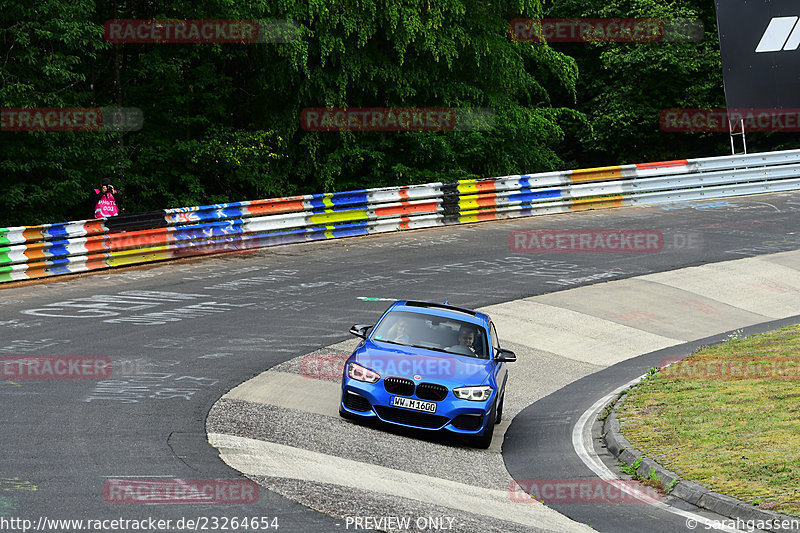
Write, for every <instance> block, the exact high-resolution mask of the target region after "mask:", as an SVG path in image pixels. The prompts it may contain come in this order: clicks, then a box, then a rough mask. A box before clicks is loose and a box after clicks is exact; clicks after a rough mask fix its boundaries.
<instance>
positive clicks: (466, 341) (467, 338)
mask: <svg viewBox="0 0 800 533" xmlns="http://www.w3.org/2000/svg"><path fill="white" fill-rule="evenodd" d="M474 342H475V332H474V331H472V329H471V328H468V327H467V326H461V329H459V330H458V344H459V346H465V347H467V348H469V351H470V352H472V353H473V354H474V353H475V348H474V347H473V346H472V344H473V343H474Z"/></svg>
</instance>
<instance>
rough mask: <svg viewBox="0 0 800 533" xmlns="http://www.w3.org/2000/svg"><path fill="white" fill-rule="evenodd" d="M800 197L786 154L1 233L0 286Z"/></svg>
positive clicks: (793, 163) (799, 171)
mask: <svg viewBox="0 0 800 533" xmlns="http://www.w3.org/2000/svg"><path fill="white" fill-rule="evenodd" d="M798 189H800V150H787V151H781V152H766V153H756V154H746V155H740V156H725V157H711V158H700V159H680V160H674V161H660V162H655V163H642V164H633V165H618V166H610V167H602V168H590V169H580V170H569V171H557V172H545V173H539V174H523V175H515V176H502V177H497V178H488V179H480V180H460V181H457V182H452V183H439V182H436V183H427V184H423V185H411V186H404V187H384V188H377V189H361V190H355V191H345V192H339V193H327V194H311V195H305V196H292V197H285V198H271V199H266V200H253V201H244V202H232V203H227V204H215V205H207V206H195V207H183V208H175V209H165V210H162V211H154V212H150V213H139V214H135V215H123V216H118V217H112V218H109V219H99V220H78V221H72V222H63V223H58V224H46V225H42V226H22V227H13V228H0V283H3V282H11V281H18V280H28V279H36V278H43V277H48V276H54V275H62V274H71V273H76V272H86V271H91V270H97V269H104V268H113V267H118V266H125V265H132V264H140V263H149V262H153V261H163V260H168V259H175V258H181V257H187V256H196V255H208V254H215V253H220V252H242V251H246V250H253V249H256V248H262V247H266V246H277V245H282V244H291V243H298V242H308V241H315V240H326V239H334V238H340V237H352V236H361V235H369V234H375V233H384V232H393V231H398V230H410V229H421V228H430V227H436V226H448V225H454V224H470V223H475V222H483V221H488V220H502V219H509V218H516V217H527V216H533V215H545V214H551V213H568V212H572V211H582V210H586V209H602V208H611V207H622V206H647V205H653V204H660V203H670V202H679V201H690V200H701V199H702V200H708V199H713V198H724V197H728V196H742V195H749V194H760V193H765V192H779V191H793V190H798ZM654 235H655V234H654ZM650 237H651V244H652V243H653V240H652V239H653V236H652V235H650ZM655 237H656V241H655V244H656V245H658V244H659V241H658V236H657V235H655ZM530 242H531V239H528V241H527V243H528V244H530ZM540 242H541V241H540ZM578 242H580V241H578ZM614 242H616V241H614ZM626 242H627V241H626ZM632 242H634V241H632ZM645 242H646V241H645ZM665 244H666V243H665ZM665 248H666V246H665ZM529 251H530V250H529Z"/></svg>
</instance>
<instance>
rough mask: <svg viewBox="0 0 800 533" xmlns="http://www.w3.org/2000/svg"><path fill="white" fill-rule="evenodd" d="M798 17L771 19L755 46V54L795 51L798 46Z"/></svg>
mask: <svg viewBox="0 0 800 533" xmlns="http://www.w3.org/2000/svg"><path fill="white" fill-rule="evenodd" d="M797 19H798V17H773V18H772V20H770V21H769V25H768V26H767V29H766V30H765V31H764V35H762V36H761V40H760V41H759V42H758V46H756V53H761V52H780V51H781V50H797V47H798V46H800V24H798V23H797Z"/></svg>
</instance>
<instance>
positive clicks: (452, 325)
mask: <svg viewBox="0 0 800 533" xmlns="http://www.w3.org/2000/svg"><path fill="white" fill-rule="evenodd" d="M371 338H372V340H376V341H381V342H389V343H393V344H400V345H403V346H414V347H417V348H427V349H429V350H437V351H440V352H447V353H456V354H460V355H466V356H470V357H479V358H481V359H487V358H488V355H487V354H488V351H487V349H486V332H485V330H484V329H483V328H482V327H481V326H479V325H477V324H473V323H471V322H465V321H462V320H456V319H452V318H443V317H439V316H434V315H427V314H424V313H409V312H406V311H392V312H391V313H389V314H387V315H386V316H385V317H384V318H383V320H381V322H380V323H379V324H378V326H377V327H376V328H375V330H374V331H373V333H372V337H371Z"/></svg>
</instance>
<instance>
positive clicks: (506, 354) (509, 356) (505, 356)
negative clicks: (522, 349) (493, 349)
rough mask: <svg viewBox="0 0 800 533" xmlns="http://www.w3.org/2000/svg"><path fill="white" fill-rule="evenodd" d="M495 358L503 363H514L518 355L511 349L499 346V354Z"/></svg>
mask: <svg viewBox="0 0 800 533" xmlns="http://www.w3.org/2000/svg"><path fill="white" fill-rule="evenodd" d="M494 360H495V361H500V362H502V363H513V362H514V361H516V360H517V356H516V355H515V354H514V352H512V351H511V350H506V349H504V348H498V349H497V355H495V356H494Z"/></svg>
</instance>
